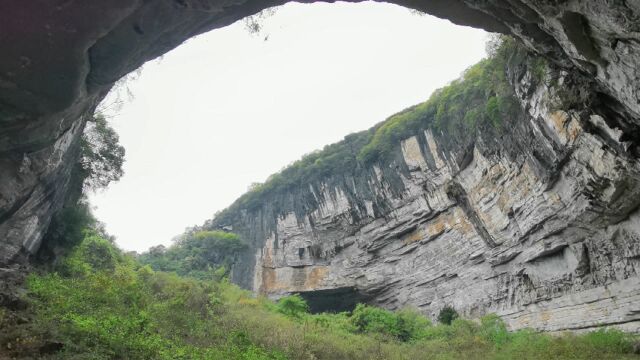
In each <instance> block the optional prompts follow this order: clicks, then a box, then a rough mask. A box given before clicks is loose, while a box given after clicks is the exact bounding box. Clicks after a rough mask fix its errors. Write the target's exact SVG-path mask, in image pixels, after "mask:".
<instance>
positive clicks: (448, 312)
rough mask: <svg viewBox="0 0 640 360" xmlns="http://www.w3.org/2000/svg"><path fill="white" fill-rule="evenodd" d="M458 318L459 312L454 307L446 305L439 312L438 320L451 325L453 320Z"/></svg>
mask: <svg viewBox="0 0 640 360" xmlns="http://www.w3.org/2000/svg"><path fill="white" fill-rule="evenodd" d="M457 318H458V312H457V311H456V309H454V308H453V307H451V306H449V305H446V306H445V307H443V308H442V309H441V310H440V313H439V314H438V322H439V323H441V324H445V325H451V323H452V322H453V320H455V319H457Z"/></svg>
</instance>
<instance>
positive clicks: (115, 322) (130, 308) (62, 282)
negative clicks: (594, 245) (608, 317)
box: [0, 234, 638, 360]
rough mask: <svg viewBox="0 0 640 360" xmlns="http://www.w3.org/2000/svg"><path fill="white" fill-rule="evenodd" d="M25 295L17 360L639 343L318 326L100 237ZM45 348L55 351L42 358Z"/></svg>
mask: <svg viewBox="0 0 640 360" xmlns="http://www.w3.org/2000/svg"><path fill="white" fill-rule="evenodd" d="M28 290H29V292H28V300H29V301H30V303H31V310H30V311H31V320H30V321H29V322H27V323H26V324H22V325H15V326H16V328H18V329H22V331H21V332H20V331H13V332H7V335H4V336H0V349H12V350H10V355H11V356H14V357H16V358H20V357H21V356H23V357H24V358H29V357H30V356H31V357H36V358H43V359H243V360H255V359H259V360H263V359H275V360H281V359H305V360H306V359H309V360H311V359H327V360H328V359H354V360H356V359H363V360H364V359H367V360H369V359H407V360H409V359H412V360H413V359H632V358H635V357H634V355H633V354H632V350H633V349H632V345H633V343H634V342H635V341H637V340H638V339H637V337H635V336H632V335H629V334H626V333H623V332H620V331H616V330H600V331H595V332H592V333H588V334H584V335H573V334H569V333H567V334H563V335H560V336H550V335H546V334H540V333H536V332H533V331H530V330H521V331H516V332H509V331H507V329H506V327H505V325H504V323H503V322H502V321H501V320H500V319H499V318H498V317H497V316H495V315H489V316H486V317H484V318H482V319H481V321H480V322H477V321H471V320H466V319H460V318H458V319H455V320H453V321H452V323H451V325H444V324H438V325H432V324H431V323H430V322H429V321H428V320H427V319H426V318H423V317H422V316H421V315H420V314H419V313H417V312H416V311H414V310H411V309H404V310H402V311H399V312H390V311H387V310H383V309H379V308H375V307H371V306H364V305H359V306H358V308H357V309H356V310H355V311H354V312H353V313H339V314H315V315H314V314H309V313H307V312H306V304H304V303H301V298H299V297H290V298H285V299H284V300H281V301H279V302H278V303H274V302H273V301H271V300H268V299H266V298H263V297H254V296H252V294H250V293H248V292H247V291H244V290H242V289H240V288H238V287H236V286H235V285H233V284H230V283H229V282H228V281H226V280H219V281H209V280H197V279H192V278H182V277H180V276H177V275H175V274H171V273H163V272H155V271H153V270H152V269H151V268H150V267H149V266H143V265H141V264H139V263H138V262H137V261H136V260H135V259H133V258H131V257H128V256H126V255H124V254H123V253H122V252H121V251H119V250H118V249H116V248H115V247H114V246H113V245H112V244H111V243H110V242H108V241H107V240H105V239H102V238H100V237H99V236H97V235H95V234H88V235H87V236H86V238H85V239H84V241H83V242H82V243H81V244H80V246H78V247H77V248H76V249H75V250H74V251H73V252H72V253H71V254H70V255H69V256H68V257H67V258H66V259H65V260H64V261H63V262H62V263H61V264H60V265H59V266H58V268H57V269H56V271H54V272H50V273H42V274H33V275H31V276H30V277H29V280H28ZM4 329H9V327H6V328H4ZM9 333H11V334H9ZM47 344H49V345H50V344H58V345H59V346H57V347H54V348H55V351H45V352H43V349H47V346H45V345H47ZM0 352H1V351H0Z"/></svg>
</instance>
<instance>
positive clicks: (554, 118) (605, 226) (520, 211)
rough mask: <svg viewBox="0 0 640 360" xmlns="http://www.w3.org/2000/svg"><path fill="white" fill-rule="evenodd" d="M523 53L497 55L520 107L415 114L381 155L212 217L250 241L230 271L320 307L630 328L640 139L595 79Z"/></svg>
mask: <svg viewBox="0 0 640 360" xmlns="http://www.w3.org/2000/svg"><path fill="white" fill-rule="evenodd" d="M532 64H534V62H532V61H521V62H519V63H517V64H510V68H508V69H506V70H507V72H508V77H509V80H510V81H511V85H512V86H513V87H514V89H515V94H516V95H517V98H518V99H519V101H520V105H521V108H522V111H517V112H515V113H514V114H513V117H512V118H510V119H507V121H506V123H505V125H504V126H502V127H501V128H497V129H496V128H493V127H491V126H483V127H480V128H479V129H478V130H477V132H476V133H475V134H474V135H473V136H471V137H468V138H467V139H463V140H462V141H461V140H460V139H459V138H452V135H451V134H448V133H446V132H442V131H438V130H437V129H435V128H434V127H425V128H422V129H420V130H419V131H417V132H415V134H414V135H413V136H410V137H407V138H404V139H402V140H401V141H399V142H398V143H396V144H395V149H394V154H395V156H392V157H391V158H390V160H388V161H379V162H376V163H374V164H372V165H370V166H365V167H364V168H353V169H351V170H349V171H343V172H341V173H337V174H331V175H328V176H325V177H323V178H322V179H321V180H318V181H312V182H304V181H303V182H301V183H300V184H299V185H296V186H291V187H289V188H288V190H287V191H286V192H280V191H272V192H267V194H266V195H264V196H263V198H262V199H261V201H260V204H259V205H258V206H253V207H248V206H247V205H242V204H240V205H238V204H236V206H232V207H231V208H230V209H229V210H227V211H226V212H223V213H222V214H221V215H220V216H218V217H217V218H216V219H213V220H212V221H210V222H208V223H207V224H206V225H205V226H206V227H232V228H233V230H234V231H235V232H239V233H240V234H242V235H243V236H244V237H245V238H246V239H249V240H250V241H251V243H252V245H253V250H252V252H251V253H250V254H247V255H246V256H245V258H244V259H243V261H242V262H241V263H239V264H237V265H236V266H235V268H234V274H233V275H234V281H236V282H238V283H240V284H242V285H244V286H245V287H248V288H251V289H253V290H254V291H256V292H260V293H263V294H266V295H269V296H272V297H278V296H281V295H283V294H289V293H300V294H302V295H303V296H304V297H306V298H307V299H308V300H309V301H310V303H311V306H312V308H314V309H315V310H336V309H342V308H348V307H349V306H351V305H353V303H355V302H357V301H366V302H369V303H373V304H376V305H379V306H383V307H386V308H390V309H396V308H400V307H403V306H415V307H417V308H419V309H421V310H422V311H423V312H425V313H427V314H429V315H430V316H432V317H435V316H436V315H437V313H438V311H439V310H440V309H441V308H442V307H444V306H445V305H451V306H453V307H455V308H456V309H457V310H458V311H459V312H461V313H462V314H464V315H465V316H468V317H477V316H480V315H484V314H486V313H489V312H495V313H497V314H499V315H501V316H502V317H503V318H504V319H505V320H506V321H507V323H508V324H509V326H510V327H511V328H513V329H517V328H522V327H533V328H535V329H541V330H549V331H556V330H567V329H571V330H578V329H588V328H592V327H598V326H603V325H617V326H620V327H623V328H625V329H627V330H631V331H640V277H639V276H638V275H639V273H638V272H639V271H640V211H639V210H638V207H639V205H640V161H639V160H638V158H637V155H636V151H637V149H636V146H637V145H638V144H636V143H632V142H629V141H624V140H623V139H622V131H620V130H619V129H617V128H615V127H612V125H610V124H612V123H615V122H614V121H612V120H613V119H614V117H615V116H616V115H615V113H613V112H612V111H611V109H610V107H609V105H610V104H607V103H606V101H603V99H602V98H601V97H599V96H598V95H597V94H595V93H594V92H593V91H592V89H593V84H592V83H590V82H588V81H587V80H585V79H584V78H583V77H580V76H578V77H576V76H572V75H571V74H569V73H567V72H565V71H562V70H559V69H557V68H555V67H551V68H549V67H545V70H544V71H543V72H542V75H541V74H537V75H536V74H535V71H538V72H540V69H537V70H535V69H532ZM345 142H347V140H345Z"/></svg>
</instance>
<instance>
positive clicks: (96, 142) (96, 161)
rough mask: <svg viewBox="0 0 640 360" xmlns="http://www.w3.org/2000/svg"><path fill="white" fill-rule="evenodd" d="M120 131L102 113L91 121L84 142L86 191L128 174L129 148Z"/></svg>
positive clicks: (82, 165)
mask: <svg viewBox="0 0 640 360" xmlns="http://www.w3.org/2000/svg"><path fill="white" fill-rule="evenodd" d="M119 140H120V139H119V137H118V134H117V133H116V131H115V130H114V129H113V128H112V127H111V126H109V124H108V123H107V120H106V119H105V117H104V116H102V115H100V114H98V115H96V116H94V117H92V118H91V120H89V121H88V122H87V125H86V128H85V131H84V133H83V134H82V140H81V144H80V146H81V155H80V163H79V165H80V170H81V171H80V176H81V177H82V178H83V189H84V190H97V189H101V188H105V187H107V186H108V185H109V184H110V183H111V182H113V181H118V180H120V178H121V177H122V175H123V174H124V171H123V169H122V166H123V164H124V155H125V149H124V147H123V146H122V145H120V143H119Z"/></svg>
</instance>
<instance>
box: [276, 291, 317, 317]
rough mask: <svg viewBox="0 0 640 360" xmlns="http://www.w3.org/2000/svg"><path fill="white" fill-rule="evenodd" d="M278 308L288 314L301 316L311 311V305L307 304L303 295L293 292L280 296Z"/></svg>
mask: <svg viewBox="0 0 640 360" xmlns="http://www.w3.org/2000/svg"><path fill="white" fill-rule="evenodd" d="M277 309H278V311H279V312H280V313H282V314H284V315H286V316H289V317H292V318H301V317H302V315H304V314H306V313H307V312H308V311H309V305H307V302H306V301H305V300H304V299H303V298H302V296H300V295H298V294H293V295H289V296H285V297H283V298H280V300H278V304H277Z"/></svg>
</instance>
